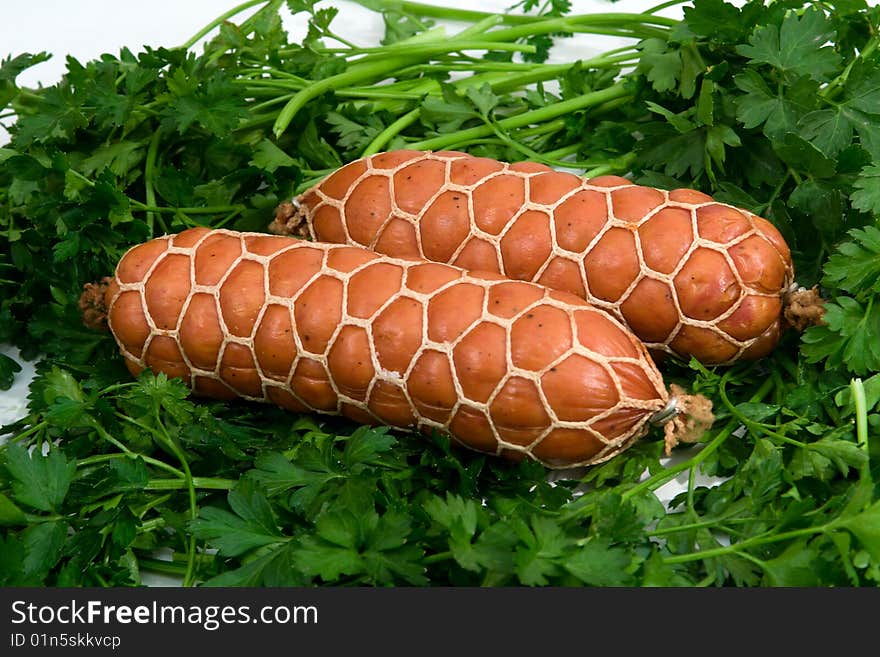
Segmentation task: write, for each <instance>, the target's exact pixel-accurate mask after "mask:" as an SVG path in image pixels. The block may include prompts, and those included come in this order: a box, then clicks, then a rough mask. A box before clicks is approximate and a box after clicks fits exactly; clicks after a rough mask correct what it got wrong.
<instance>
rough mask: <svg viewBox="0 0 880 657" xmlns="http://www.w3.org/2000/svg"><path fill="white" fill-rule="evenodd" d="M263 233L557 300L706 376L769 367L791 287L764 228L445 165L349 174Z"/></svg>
mask: <svg viewBox="0 0 880 657" xmlns="http://www.w3.org/2000/svg"><path fill="white" fill-rule="evenodd" d="M292 208H293V209H295V212H291V209H292ZM285 210H286V212H285ZM269 230H270V231H272V232H282V233H283V232H292V233H293V234H297V235H299V236H301V237H311V238H312V239H315V240H321V241H326V242H338V243H346V244H360V245H363V246H366V247H368V248H370V249H373V250H375V251H378V252H380V253H384V254H388V255H392V256H397V257H420V258H427V259H429V260H433V261H437V262H445V263H450V264H453V265H456V266H460V267H463V268H465V269H470V270H485V271H492V272H498V273H501V274H503V275H505V276H507V277H509V278H513V279H519V280H526V281H534V282H537V283H541V284H543V285H547V286H549V287H552V288H555V289H558V290H564V291H566V292H570V293H572V294H575V295H577V296H580V297H583V298H585V299H587V300H588V301H589V302H590V303H591V304H593V305H595V306H598V307H601V308H604V309H605V310H607V311H609V312H611V313H612V314H614V315H615V316H616V317H617V318H618V319H619V320H620V321H622V322H624V323H625V324H627V325H628V326H629V327H630V328H631V329H632V331H633V332H634V333H635V334H636V335H637V336H638V337H639V338H641V339H642V340H643V341H644V342H645V343H646V344H647V346H648V348H649V349H650V350H651V352H652V353H653V354H654V355H655V357H662V356H663V355H665V354H675V355H677V356H680V357H684V358H688V357H690V356H695V357H696V358H697V359H699V360H700V361H702V362H703V363H706V364H729V363H732V362H734V361H736V360H738V359H753V358H758V357H761V356H764V355H766V354H767V353H769V351H770V350H771V349H772V348H773V347H774V346H775V344H776V343H777V341H778V339H779V337H780V333H781V331H782V330H783V328H784V327H785V320H784V318H783V299H784V297H785V295H786V293H787V291H788V290H789V288H790V287H792V283H793V280H794V269H793V266H792V261H791V254H790V252H789V248H788V246H787V245H786V243H785V240H784V239H783V238H782V235H781V234H780V233H779V231H777V230H776V228H775V227H774V226H773V225H772V224H771V223H770V222H768V221H767V220H766V219H763V218H761V217H759V216H756V215H754V214H752V213H750V212H747V211H745V210H741V209H737V208H734V207H732V206H729V205H725V204H723V203H719V202H716V201H714V200H713V199H712V198H711V197H710V196H707V195H706V194H703V193H701V192H698V191H695V190H690V189H674V190H671V191H664V190H660V189H655V188H652V187H644V186H639V185H634V184H633V183H631V182H630V181H629V180H626V179H625V178H621V177H618V176H601V177H597V178H592V179H588V180H585V179H583V178H580V177H578V176H576V175H574V174H571V173H566V172H562V171H555V170H553V169H551V168H550V167H547V166H545V165H543V164H537V163H534V162H520V163H516V164H507V163H503V162H498V161H496V160H492V159H489V158H484V157H473V156H470V155H467V154H465V153H459V152H455V151H443V152H436V153H431V152H423V151H408V150H399V151H391V152H388V153H382V154H379V155H374V156H372V157H368V158H364V159H361V160H357V161H354V162H351V163H349V164H347V165H346V166H344V167H342V168H341V169H339V170H337V171H336V172H334V173H333V174H331V175H330V176H329V177H327V178H325V179H324V180H323V181H322V182H320V183H318V184H317V185H315V186H314V187H312V188H311V189H309V190H308V191H306V192H305V193H303V194H302V195H300V196H299V197H298V198H297V199H295V202H294V204H293V206H290V204H288V205H287V206H284V207H283V208H282V212H280V213H279V216H278V217H277V218H276V221H274V222H273V224H272V225H271V226H270V229H269Z"/></svg>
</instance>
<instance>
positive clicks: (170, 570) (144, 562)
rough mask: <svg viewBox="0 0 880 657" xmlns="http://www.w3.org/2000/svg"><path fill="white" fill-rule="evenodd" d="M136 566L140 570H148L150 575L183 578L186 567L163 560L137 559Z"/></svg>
mask: <svg viewBox="0 0 880 657" xmlns="http://www.w3.org/2000/svg"><path fill="white" fill-rule="evenodd" d="M138 566H139V567H140V568H141V570H148V571H150V572H152V573H161V574H163V575H178V576H183V575H184V574H185V573H186V566H183V565H180V564H176V563H174V562H172V561H165V560H164V559H150V558H148V557H139V558H138Z"/></svg>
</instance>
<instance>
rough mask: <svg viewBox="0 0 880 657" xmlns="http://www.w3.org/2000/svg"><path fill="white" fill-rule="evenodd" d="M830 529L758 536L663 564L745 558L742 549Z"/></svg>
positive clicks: (820, 527)
mask: <svg viewBox="0 0 880 657" xmlns="http://www.w3.org/2000/svg"><path fill="white" fill-rule="evenodd" d="M831 528H832V524H830V523H829V524H824V525H816V526H813V527H803V528H801V529H792V530H791V531H787V532H780V533H778V534H759V535H757V536H753V537H751V538H746V539H743V540H741V541H738V542H736V543H731V544H730V545H725V546H722V547H717V548H711V549H708V550H700V551H698V552H689V553H687V554H675V555H672V556H669V557H664V558H663V562H664V563H669V564H672V563H686V562H688V561H699V560H702V559H710V558H712V557H723V556H725V555H728V554H739V555H740V556H745V553H744V552H743V550H744V548H750V547H755V546H756V545H765V544H767V543H778V542H779V541H787V540H788V539H791V538H800V537H801V536H810V535H811V534H822V533H824V532H826V531H827V530H828V529H831Z"/></svg>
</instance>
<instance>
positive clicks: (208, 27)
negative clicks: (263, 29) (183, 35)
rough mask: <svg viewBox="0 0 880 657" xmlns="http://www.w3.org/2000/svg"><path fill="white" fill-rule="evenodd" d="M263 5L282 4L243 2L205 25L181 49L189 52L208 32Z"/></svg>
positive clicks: (265, 0) (262, 1)
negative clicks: (252, 8)
mask: <svg viewBox="0 0 880 657" xmlns="http://www.w3.org/2000/svg"><path fill="white" fill-rule="evenodd" d="M262 4H265V5H270V4H278V5H280V4H281V3H280V2H277V0H270V1H268V2H267V0H248V1H247V2H242V3H241V4H240V5H236V6H235V7H233V8H232V9H230V10H229V11H227V12H225V13H223V14H221V15H220V16H218V17H217V18H215V19H214V20H212V21H211V22H210V23H208V24H207V25H205V27H203V28H202V29H201V30H199V31H198V32H196V33H195V34H194V35H193V36H192V37H190V38H189V39H188V40H187V41H186V42H185V43H184V44H183V45H182V46H180V47H181V48H183V49H184V50H189V49H190V48H192V47H193V46H194V45H195V44H196V43H197V42H198V41H199V39H201V38H202V37H203V36H205V35H206V34H208V32H210V31H211V30H213V29H214V28H215V27H217V26H219V25H222V24H223V23H224V22H226V21H228V20H229V19H230V18H232V17H233V16H235V15H236V14H240V13H241V12H243V11H244V10H245V9H250V8H251V7H255V6H257V5H262Z"/></svg>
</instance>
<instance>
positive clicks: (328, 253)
mask: <svg viewBox="0 0 880 657" xmlns="http://www.w3.org/2000/svg"><path fill="white" fill-rule="evenodd" d="M180 244H185V245H186V246H180ZM146 261H149V262H148V263H147V264H146V265H145V264H144V262H146ZM202 262H209V263H210V264H208V265H205V267H206V268H207V269H208V270H210V280H211V281H213V282H212V283H211V284H205V283H203V282H200V281H202V280H204V277H202V276H201V274H202V272H200V271H199V266H200V265H199V263H202ZM218 262H223V263H225V265H226V269H225V271H220V270H219V268H218V267H217V265H216V264H215V263H218ZM160 288H161V289H162V290H166V289H167V290H168V291H169V293H168V294H167V295H165V296H162V295H158V294H154V293H151V292H150V290H154V289H160ZM107 300H108V305H109V308H110V312H109V317H110V327H111V330H112V331H113V333H114V335H115V336H116V339H117V342H118V343H119V346H120V348H121V351H122V353H123V355H124V356H125V359H126V362H127V364H128V366H129V369H130V370H131V371H132V372H133V373H137V372H139V371H141V370H143V369H144V368H145V367H151V368H153V369H154V370H155V371H162V372H166V373H167V374H169V376H179V377H181V378H183V379H184V380H186V381H187V382H188V383H189V384H190V385H191V386H192V387H193V389H194V390H195V391H196V392H197V393H199V394H203V395H209V396H212V397H220V398H231V397H234V396H239V397H244V398H246V399H250V400H254V401H264V402H272V403H276V404H279V405H281V406H283V407H285V408H289V409H291V410H306V409H310V410H314V411H318V412H326V413H335V414H339V413H341V414H345V415H347V416H348V417H351V418H353V419H355V420H357V421H361V422H370V423H374V424H375V423H384V424H390V425H391V426H397V427H401V428H407V427H413V428H418V429H421V430H425V431H430V430H434V429H436V430H439V431H441V432H445V433H447V434H449V435H450V436H451V437H452V438H453V439H454V440H456V441H458V442H460V443H461V444H463V445H466V446H467V447H470V448H472V449H476V450H479V451H484V452H488V453H493V454H498V455H503V456H506V457H509V458H525V457H531V458H536V459H539V460H540V461H542V462H543V463H545V464H546V465H549V466H551V467H556V466H559V467H563V466H570V465H576V464H587V463H595V462H599V461H603V460H606V459H607V458H610V457H611V456H613V455H614V454H616V453H618V452H619V451H620V450H621V449H624V448H625V447H626V446H628V445H630V444H631V443H632V442H633V441H634V440H636V439H637V438H638V437H639V436H641V435H643V434H644V433H645V432H646V430H647V429H646V423H647V420H648V418H649V417H650V415H651V414H652V413H654V412H655V411H656V410H658V409H659V408H661V407H662V406H663V405H664V404H665V402H666V399H667V393H666V391H665V388H664V386H663V381H662V379H661V376H660V374H659V372H658V371H657V369H656V367H655V366H654V364H653V362H652V361H651V359H650V357H649V356H648V353H647V351H646V349H645V348H644V347H643V346H642V345H641V343H639V342H638V340H637V339H636V338H635V336H633V335H632V334H631V333H630V332H629V331H628V330H627V329H626V328H624V327H623V326H622V325H621V324H619V323H618V322H617V321H615V320H614V319H612V318H611V317H610V316H609V315H607V314H606V313H604V312H602V311H599V310H597V309H595V308H592V307H590V306H589V305H588V304H587V303H586V302H585V301H584V300H582V299H579V298H577V297H575V296H573V295H570V294H567V293H563V292H557V291H552V290H549V289H547V288H543V287H541V286H538V285H534V284H531V283H525V282H521V281H510V280H508V279H505V278H503V277H501V276H499V275H496V274H485V273H483V274H481V273H476V272H474V273H468V272H465V271H463V270H460V269H456V268H454V267H450V266H447V265H441V264H437V263H426V262H420V261H412V260H402V259H396V258H390V257H386V256H380V255H377V254H375V253H372V252H369V251H366V250H364V249H360V248H356V247H350V246H345V245H331V244H315V243H310V242H304V241H300V240H296V239H293V238H272V239H262V238H260V237H258V236H256V235H255V234H247V233H244V234H242V233H235V232H232V231H223V230H218V231H209V230H208V229H205V228H194V229H190V230H189V231H185V232H184V233H181V234H180V235H179V236H175V237H174V238H173V239H172V238H159V239H157V240H153V241H151V242H148V243H146V244H144V245H140V246H138V247H135V248H134V249H132V250H131V251H130V252H129V253H128V254H127V255H126V256H125V257H124V258H123V260H122V262H121V264H120V266H119V268H118V271H117V276H116V279H115V280H114V282H113V283H112V284H111V285H110V288H109V289H108V292H107ZM646 391H647V392H646ZM554 445H555V446H556V447H553V446H554Z"/></svg>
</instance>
